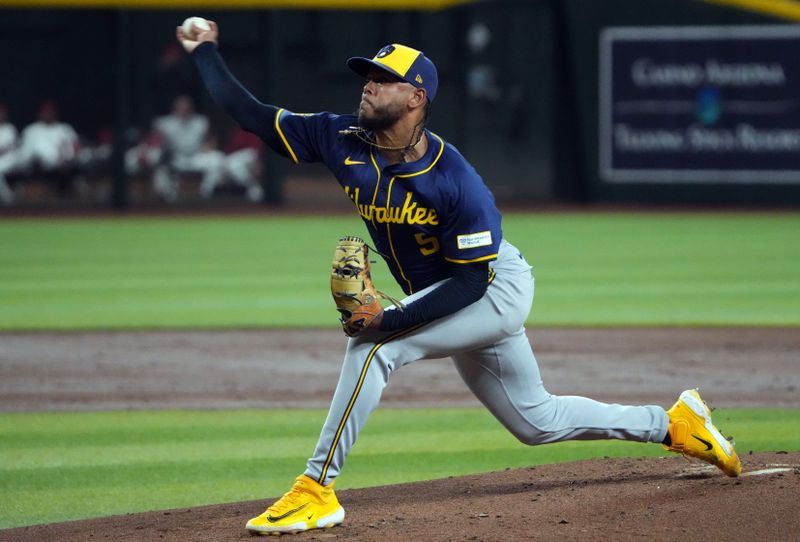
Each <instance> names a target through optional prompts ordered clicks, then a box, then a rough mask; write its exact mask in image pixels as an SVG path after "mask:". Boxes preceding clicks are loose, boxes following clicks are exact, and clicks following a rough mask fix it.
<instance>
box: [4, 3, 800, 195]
mask: <svg viewBox="0 0 800 542" xmlns="http://www.w3.org/2000/svg"><path fill="white" fill-rule="evenodd" d="M113 6H116V7H113ZM154 6H157V7H158V9H153V7H154ZM221 6H226V7H228V8H230V9H225V10H222V9H220V7H221ZM292 6H294V9H291V7H292ZM401 6H402V7H403V9H399V8H400V7H401ZM408 6H412V7H413V8H414V9H408ZM23 7H24V9H23ZM56 8H57V9H56ZM0 9H1V11H0V14H1V15H2V17H0V46H2V47H3V50H5V51H6V52H7V54H4V55H2V58H0V70H2V73H4V74H7V75H6V76H5V77H3V84H2V89H1V90H0V99H2V100H4V101H5V102H6V103H7V104H8V106H9V112H10V120H11V122H12V123H14V124H15V125H17V126H18V127H20V128H21V127H22V126H24V125H25V124H26V123H28V122H30V121H31V120H33V118H34V116H35V111H36V108H37V106H38V104H39V102H40V101H41V100H42V99H43V98H45V97H52V98H54V99H55V100H56V101H57V102H58V103H59V104H60V107H61V113H62V114H61V116H62V119H63V120H65V121H67V122H68V123H70V124H72V125H73V126H74V127H75V128H76V129H77V131H78V132H79V133H80V134H82V135H84V136H85V137H88V138H92V137H94V135H95V134H97V132H98V130H99V129H101V128H103V127H113V129H114V133H115V141H126V142H127V144H131V143H132V142H131V137H130V133H131V131H130V128H132V127H133V128H138V129H140V130H146V129H147V127H148V125H149V123H150V122H151V121H152V120H153V118H154V117H155V116H156V115H161V114H164V113H166V111H165V107H164V106H163V104H161V103H159V100H158V97H159V91H160V89H159V86H158V85H159V81H158V73H157V65H158V62H159V55H160V54H161V53H162V52H163V51H164V49H165V47H167V46H168V45H171V44H173V43H174V36H173V29H174V26H175V24H176V21H178V22H179V21H181V20H182V19H183V18H184V17H185V16H186V15H187V14H194V13H202V14H203V15H205V16H207V17H209V18H213V19H216V20H217V21H219V22H220V24H221V27H222V41H223V50H224V54H225V57H226V59H227V60H228V62H229V64H230V65H231V67H232V68H233V71H234V73H236V74H237V75H238V76H239V77H240V78H241V80H242V81H243V82H244V83H245V85H246V86H247V87H248V88H250V89H251V90H252V91H253V92H254V94H255V95H256V96H258V97H259V98H261V99H262V100H264V101H267V102H269V103H275V104H278V105H281V106H285V107H287V108H289V109H292V110H294V111H318V110H331V111H336V112H349V111H352V110H353V109H354V107H355V104H356V101H357V96H358V93H359V90H360V86H359V85H360V83H359V81H358V80H357V79H356V78H354V77H353V75H352V74H351V73H349V71H348V70H347V69H346V67H345V66H344V60H345V59H346V58H348V57H350V56H353V55H365V54H366V55H369V54H373V53H374V51H376V50H377V48H379V47H380V46H381V45H382V44H384V43H385V42H390V41H399V42H407V43H413V44H415V45H416V46H417V47H419V48H421V49H423V50H424V51H426V53H428V55H429V56H430V57H432V58H433V59H435V61H436V63H437V65H438V67H439V70H440V72H441V80H442V88H441V91H440V96H441V98H440V99H439V100H437V103H436V105H435V107H434V111H433V118H432V121H431V123H430V126H431V127H432V128H433V129H434V130H435V131H437V132H438V133H441V134H442V135H444V136H445V137H446V138H448V139H449V140H450V141H452V142H453V143H454V144H455V145H456V146H458V147H459V148H460V149H461V150H462V152H463V153H464V154H465V155H466V156H467V157H469V159H470V160H471V161H472V162H473V164H474V165H475V166H476V167H477V169H478V171H480V172H481V173H482V175H483V176H484V178H485V179H486V181H487V183H488V184H489V185H490V187H491V188H492V189H493V191H494V192H495V194H496V195H497V197H498V199H499V200H500V201H501V202H502V201H506V202H507V201H513V202H514V203H518V204H519V203H523V204H524V203H533V202H543V201H544V202H552V201H566V202H661V203H664V202H666V203H691V202H700V203H704V204H716V203H736V204H754V203H755V204H764V203H783V204H785V203H796V202H798V201H800V186H798V184H797V182H796V181H795V182H794V183H785V182H783V183H777V184H776V183H770V182H768V181H766V180H765V179H763V178H760V177H759V176H758V175H754V176H752V178H749V179H746V180H745V182H738V183H736V184H735V185H732V184H730V183H720V182H691V183H686V182H684V183H677V184H676V183H673V182H662V183H657V184H655V185H654V184H653V183H649V184H645V183H638V182H631V183H625V184H624V185H620V184H619V183H617V184H614V183H608V182H604V181H603V180H602V179H601V178H600V176H599V173H598V169H599V166H598V145H599V142H598V115H599V111H598V77H599V76H598V71H599V70H598V62H599V38H600V33H601V31H602V30H603V29H604V28H607V27H616V26H628V27H629V26H637V27H651V26H664V25H671V26H684V25H715V26H718V25H728V26H730V25H733V26H741V25H786V24H787V23H792V22H793V21H796V20H798V19H799V18H800V7H798V4H797V2H792V1H787V0H780V1H775V2H762V1H758V0H755V1H745V0H727V1H713V2H707V1H698V0H671V1H669V2H664V1H662V0H642V1H633V0H608V1H604V2H592V1H586V0H564V1H561V0H528V1H511V0H496V1H482V2H452V1H449V2H448V1H440V2H416V3H412V4H409V3H407V2H396V1H391V0H388V1H387V0H384V1H376V2H369V3H367V2H356V1H354V2H346V1H336V2H324V1H316V2H288V1H284V2H272V1H268V0H264V1H252V0H248V1H235V2H230V3H221V2H181V1H171V2H169V1H168V2H158V3H156V2H146V1H138V2H137V1H134V0H125V1H121V2H107V1H106V2H104V1H101V0H83V1H82V2H63V1H60V0H57V1H52V2H48V1H46V0H45V1H37V2H27V1H21V0H7V1H5V2H3V3H2V4H0ZM476 33H477V35H476ZM487 38H488V39H487ZM475 40H477V43H478V45H477V46H470V45H469V43H470V42H472V43H473V44H474V43H475ZM795 43H796V42H795ZM703 54H705V53H704V52H701V53H698V58H701V57H702V55H703ZM796 58H797V55H794V61H792V60H788V61H787V65H786V66H785V68H786V69H787V70H788V71H791V69H794V70H795V72H796V71H798V70H797V69H796V68H797V64H796ZM186 62H187V64H189V66H188V68H187V70H186V72H187V74H188V77H191V76H194V77H195V79H196V75H194V73H193V72H192V70H191V68H192V67H191V65H190V63H189V62H188V61H186ZM184 67H186V66H184ZM487 77H488V82H487ZM790 77H794V79H792V80H790V81H789V82H788V83H789V84H791V85H797V79H796V77H797V74H796V73H795V74H790ZM471 78H473V79H474V78H478V79H479V80H483V81H484V83H485V84H484V90H483V91H478V92H477V93H475V92H470V91H469V90H468V89H469V86H470V85H471V84H473V83H471ZM481 78H483V79H481ZM195 82H196V84H195V85H194V86H193V88H194V89H195V90H194V92H193V94H194V96H195V97H196V98H197V101H198V104H199V109H200V110H201V112H203V113H206V114H208V115H209V116H210V117H211V119H212V124H213V127H214V130H215V131H216V132H217V133H219V134H224V133H226V131H227V130H229V129H230V126H231V124H230V121H229V119H227V118H226V117H225V116H224V114H223V113H222V112H221V111H220V109H219V108H217V107H215V106H214V105H213V104H211V103H210V100H209V98H208V96H207V94H206V93H205V91H204V90H203V89H202V84H201V83H200V82H199V81H197V80H196V81H195ZM478 84H480V81H479V82H478ZM486 87H489V89H488V90H486ZM796 88H797V87H795V89H796ZM481 92H482V94H481ZM795 105H796V104H795ZM117 149H118V150H119V152H118V155H117V157H116V162H115V163H116V164H117V168H116V169H115V171H116V173H115V175H114V176H113V180H109V181H108V182H109V185H110V187H112V188H113V190H107V191H106V192H105V194H107V197H106V196H104V197H103V198H102V199H101V201H94V202H91V204H92V205H97V206H105V205H112V206H114V207H117V208H124V207H130V206H133V207H136V206H138V205H142V204H146V203H148V201H147V200H144V201H143V200H141V199H139V200H137V199H136V197H132V196H131V193H132V189H131V186H130V185H129V182H128V180H127V179H125V177H124V175H123V174H122V173H121V171H122V169H121V153H122V147H121V146H117ZM796 164H797V162H796V161H795V163H794V165H796ZM796 169H800V168H796ZM265 170H266V171H265V173H264V183H265V187H266V188H267V197H266V199H267V203H269V204H276V203H281V201H282V200H283V199H284V196H283V194H284V190H283V189H284V187H285V186H286V185H285V181H287V179H289V178H291V177H292V176H293V175H297V172H298V171H300V172H301V173H300V175H302V176H306V177H307V176H310V177H311V178H315V179H320V178H329V177H327V172H326V171H325V170H323V169H321V168H315V167H311V168H302V169H301V170H294V169H293V168H292V167H291V166H290V165H289V164H287V163H284V162H283V161H281V160H278V159H275V158H271V159H268V160H267V162H266V168H265ZM329 184H330V183H325V185H326V186H327V185H329ZM312 186H313V184H312ZM184 203H185V202H184ZM194 203H197V202H194ZM190 204H191V202H190Z"/></svg>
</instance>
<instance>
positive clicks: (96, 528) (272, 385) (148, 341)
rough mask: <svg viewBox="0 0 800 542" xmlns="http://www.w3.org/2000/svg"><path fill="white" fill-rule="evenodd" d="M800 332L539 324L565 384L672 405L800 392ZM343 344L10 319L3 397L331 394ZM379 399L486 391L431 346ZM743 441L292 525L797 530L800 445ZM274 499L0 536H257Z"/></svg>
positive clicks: (548, 378) (565, 531) (477, 483)
mask: <svg viewBox="0 0 800 542" xmlns="http://www.w3.org/2000/svg"><path fill="white" fill-rule="evenodd" d="M799 335H800V334H798V333H797V331H796V330H795V329H780V328H736V329H723V328H711V329H697V328H692V329H646V328H636V329H542V328H537V329H534V330H532V331H529V336H530V338H531V342H532V343H533V345H534V350H535V351H536V353H537V357H538V360H539V363H540V366H541V369H542V375H543V378H544V380H545V384H546V385H547V387H548V389H549V391H551V392H552V393H557V394H585V395H589V396H591V397H594V398H597V399H601V400H606V401H618V402H627V403H639V402H647V403H656V404H662V405H664V406H668V405H669V404H671V402H673V401H674V399H675V396H676V394H677V393H678V392H679V391H680V390H682V389H685V388H688V387H694V386H700V387H701V389H702V390H704V396H705V397H706V398H707V399H709V400H711V401H712V402H713V403H714V404H715V405H716V406H773V407H774V406H791V407H800V392H799V391H798V390H800V370H798V353H799V352H800V336H799ZM343 348H344V340H343V338H342V336H341V334H340V333H339V332H335V331H321V330H317V331H287V330H279V331H261V330H259V331H236V332H208V331H204V332H144V331H143V332H99V333H76V334H67V333H65V334H58V333H56V334H53V333H14V334H3V335H2V347H0V354H2V356H0V360H1V362H0V411H6V412H9V411H26V410H28V411H30V410H104V409H125V408H134V409H136V408H167V407H169V408H229V407H259V408H263V407H275V406H282V407H294V406H326V403H327V400H328V398H329V397H330V396H331V393H332V390H333V387H334V386H335V384H336V378H337V374H338V368H339V364H340V355H341V352H342V350H343ZM189 368H191V370H190V371H189V370H187V369H189ZM311 376H313V378H310V377H311ZM382 404H383V405H384V406H399V405H407V404H413V405H447V406H454V405H470V406H472V405H476V404H477V402H476V401H475V400H474V398H472V397H471V395H470V394H469V392H468V391H467V390H466V388H465V386H464V384H463V383H462V382H461V381H460V380H459V379H458V376H457V374H456V372H455V370H454V369H453V368H452V366H451V365H450V364H449V362H447V361H444V360H428V361H423V362H418V363H416V364H412V365H411V366H409V367H407V368H404V369H403V370H401V371H398V373H397V374H396V375H393V378H392V381H391V382H390V385H389V388H387V390H386V393H385V395H384V401H383V403H382ZM739 452H740V454H742V462H743V466H744V470H745V476H743V477H742V478H740V479H730V478H727V477H725V476H723V475H721V474H720V473H719V472H718V471H716V470H715V469H713V468H710V467H709V468H707V467H706V466H705V465H703V464H699V463H696V462H691V463H690V462H687V461H686V460H684V459H682V458H680V457H670V458H666V459H597V460H593V461H583V462H577V463H566V464H560V465H548V466H538V467H531V468H527V469H514V470H507V471H503V472H496V473H488V474H481V475H474V476H467V477H459V478H449V479H444V480H435V481H429V482H420V483H413V484H405V485H400V486H386V487H379V488H368V489H358V490H345V491H341V492H337V494H338V496H339V500H340V501H341V502H342V505H343V506H344V507H345V509H346V511H347V518H346V519H345V524H344V525H342V526H340V527H336V528H333V529H330V530H326V531H316V532H309V533H304V534H301V535H296V536H295V537H293V538H290V539H289V540H298V541H300V540H348V541H349V540H356V541H367V540H368V541H373V540H380V541H381V542H386V541H395V540H398V541H400V540H415V541H427V540H434V541H438V540H442V541H455V540H492V541H494V540H497V541H501V540H539V539H548V538H549V539H558V540H598V539H618V540H633V539H648V540H678V539H680V540H698V541H699V540H702V541H707V540H713V539H723V540H798V539H800V499H798V496H800V452H789V453H786V452H779V451H776V452H775V453H758V454H752V455H751V454H748V453H747V450H741V449H740V450H739ZM288 482H289V481H287V483H288ZM274 497H276V496H275V495H271V496H267V495H265V499H264V500H262V501H251V502H242V503H234V504H224V505H216V506H205V507H198V508H192V509H180V510H171V511H158V512H150V513H143V514H129V515H125V516H117V517H110V518H99V519H90V520H82V521H76V522H69V523H61V524H51V525H39V526H32V527H25V528H19V529H9V530H4V531H0V540H3V541H5V540H8V541H17V540H58V541H87V540H104V539H110V540H136V541H139V540H165V541H178V540H180V541H186V540H197V541H212V540H213V541H226V540H239V539H250V537H249V535H248V534H247V532H246V531H245V530H244V528H243V525H244V523H245V521H246V520H247V519H248V518H249V517H251V516H253V515H257V514H258V513H260V512H262V511H263V509H264V508H265V507H266V506H267V505H268V504H269V503H270V502H271V501H272V500H273V499H274Z"/></svg>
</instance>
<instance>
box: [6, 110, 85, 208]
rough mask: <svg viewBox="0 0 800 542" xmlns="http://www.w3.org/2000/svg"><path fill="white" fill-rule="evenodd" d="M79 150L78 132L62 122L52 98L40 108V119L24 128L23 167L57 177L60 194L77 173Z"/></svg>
mask: <svg viewBox="0 0 800 542" xmlns="http://www.w3.org/2000/svg"><path fill="white" fill-rule="evenodd" d="M79 150H80V139H79V138H78V134H77V133H76V132H75V130H74V129H73V128H72V126H70V125H69V124H66V123H64V122H59V120H58V106H57V105H56V103H55V101H53V100H49V99H48V100H45V101H43V102H42V104H41V106H40V107H39V112H38V120H37V121H36V122H34V123H31V124H29V125H28V126H26V127H25V129H24V130H23V131H22V143H21V145H20V149H19V163H20V169H22V170H24V172H25V173H27V174H29V175H36V174H41V175H44V176H45V177H47V178H49V179H52V180H54V181H55V182H56V184H57V187H58V191H59V194H61V195H64V194H66V193H67V192H68V191H69V190H70V188H71V185H72V181H73V178H74V177H75V174H76V172H77V167H78V151H79Z"/></svg>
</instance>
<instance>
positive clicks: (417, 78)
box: [414, 74, 422, 85]
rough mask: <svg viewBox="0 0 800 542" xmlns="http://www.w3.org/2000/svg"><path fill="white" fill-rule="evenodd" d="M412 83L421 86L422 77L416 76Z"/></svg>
mask: <svg viewBox="0 0 800 542" xmlns="http://www.w3.org/2000/svg"><path fill="white" fill-rule="evenodd" d="M414 81H416V82H417V83H419V84H420V85H421V84H422V76H421V75H420V74H417V76H416V77H415V78H414Z"/></svg>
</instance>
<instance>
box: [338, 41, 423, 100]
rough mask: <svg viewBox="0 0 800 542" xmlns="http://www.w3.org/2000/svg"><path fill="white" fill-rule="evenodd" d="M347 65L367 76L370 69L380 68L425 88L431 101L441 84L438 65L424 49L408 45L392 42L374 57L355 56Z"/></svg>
mask: <svg viewBox="0 0 800 542" xmlns="http://www.w3.org/2000/svg"><path fill="white" fill-rule="evenodd" d="M347 65H348V66H349V67H350V69H351V70H353V71H354V72H356V73H357V74H359V75H360V76H362V77H366V76H367V74H368V73H369V70H370V69H372V68H380V69H382V70H385V71H387V72H389V73H391V74H392V75H395V76H397V77H399V78H401V79H402V80H403V81H406V82H407V83H410V84H412V85H414V86H415V87H417V88H424V89H425V92H426V93H427V96H428V101H429V102H433V99H434V98H435V97H436V91H437V89H438V86H439V76H438V74H437V73H436V66H434V64H433V62H431V60H430V59H429V58H428V57H426V56H425V55H424V54H423V53H422V51H418V50H416V49H413V48H411V47H408V46H407V45H401V44H399V43H392V44H390V45H386V46H385V47H382V48H381V49H380V50H379V51H378V53H377V54H376V55H375V56H374V57H373V58H372V59H368V58H364V57H353V58H351V59H349V60H348V61H347Z"/></svg>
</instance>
